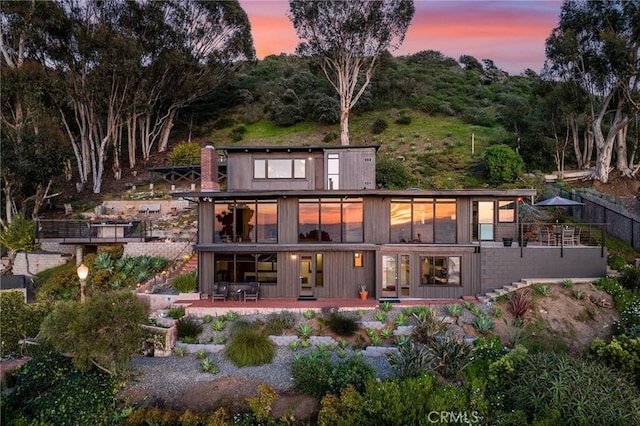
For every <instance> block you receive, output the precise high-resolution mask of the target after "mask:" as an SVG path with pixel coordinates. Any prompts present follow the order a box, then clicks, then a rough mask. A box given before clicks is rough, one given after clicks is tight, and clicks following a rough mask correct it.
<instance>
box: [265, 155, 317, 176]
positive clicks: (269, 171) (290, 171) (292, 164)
mask: <svg viewBox="0 0 640 426" xmlns="http://www.w3.org/2000/svg"><path fill="white" fill-rule="evenodd" d="M306 176H307V160H305V159H303V158H300V159H290V158H283V159H277V158H270V159H261V158H257V159H255V160H253V178H254V179H292V178H293V179H305V178H306Z"/></svg>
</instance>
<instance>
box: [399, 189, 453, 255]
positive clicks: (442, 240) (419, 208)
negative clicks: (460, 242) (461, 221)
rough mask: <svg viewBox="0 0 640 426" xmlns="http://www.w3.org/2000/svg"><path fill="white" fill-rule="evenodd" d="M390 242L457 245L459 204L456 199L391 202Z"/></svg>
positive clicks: (418, 199)
mask: <svg viewBox="0 0 640 426" xmlns="http://www.w3.org/2000/svg"><path fill="white" fill-rule="evenodd" d="M390 209H391V212H390V213H391V223H390V231H389V241H390V242H391V243H427V244H433V243H437V244H450V243H455V242H456V239H457V237H456V201H455V200H453V199H428V198H416V199H393V200H391V206H390Z"/></svg>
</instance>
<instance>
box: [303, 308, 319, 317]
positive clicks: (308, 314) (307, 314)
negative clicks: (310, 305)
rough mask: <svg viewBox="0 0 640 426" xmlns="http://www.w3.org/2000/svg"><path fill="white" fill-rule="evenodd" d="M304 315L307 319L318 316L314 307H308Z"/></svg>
mask: <svg viewBox="0 0 640 426" xmlns="http://www.w3.org/2000/svg"><path fill="white" fill-rule="evenodd" d="M302 316H303V317H305V318H306V319H311V318H314V317H315V316H316V311H314V310H313V309H307V310H306V311H304V312H303V313H302Z"/></svg>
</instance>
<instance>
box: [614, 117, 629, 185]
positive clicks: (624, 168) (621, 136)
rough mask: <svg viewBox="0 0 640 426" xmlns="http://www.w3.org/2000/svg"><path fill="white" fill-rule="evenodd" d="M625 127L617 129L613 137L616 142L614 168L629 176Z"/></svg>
mask: <svg viewBox="0 0 640 426" xmlns="http://www.w3.org/2000/svg"><path fill="white" fill-rule="evenodd" d="M627 128H628V126H624V127H623V128H622V129H620V130H619V131H618V133H617V134H616V137H615V140H616V142H615V144H616V155H617V158H616V169H618V170H620V172H621V173H622V175H623V176H626V177H631V173H632V172H633V170H631V167H629V156H628V153H627Z"/></svg>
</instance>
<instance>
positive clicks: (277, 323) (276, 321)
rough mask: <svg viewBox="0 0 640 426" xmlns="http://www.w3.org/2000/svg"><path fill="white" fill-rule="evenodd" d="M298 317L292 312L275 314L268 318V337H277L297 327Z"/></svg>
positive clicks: (266, 325)
mask: <svg viewBox="0 0 640 426" xmlns="http://www.w3.org/2000/svg"><path fill="white" fill-rule="evenodd" d="M296 321H297V319H296V316H295V314H294V313H293V312H290V311H281V312H273V313H271V314H269V315H268V316H267V323H266V324H265V327H264V331H265V333H266V334H268V335H272V336H277V335H280V334H282V333H283V332H284V331H285V330H290V329H293V328H295V326H296Z"/></svg>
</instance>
